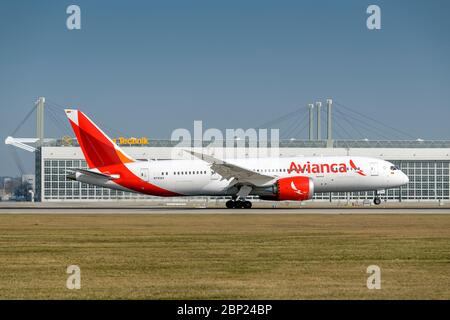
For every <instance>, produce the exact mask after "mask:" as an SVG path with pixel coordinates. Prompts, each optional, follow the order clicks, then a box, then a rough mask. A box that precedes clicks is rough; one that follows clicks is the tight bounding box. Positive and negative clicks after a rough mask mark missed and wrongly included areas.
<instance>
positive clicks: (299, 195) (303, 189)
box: [261, 177, 314, 201]
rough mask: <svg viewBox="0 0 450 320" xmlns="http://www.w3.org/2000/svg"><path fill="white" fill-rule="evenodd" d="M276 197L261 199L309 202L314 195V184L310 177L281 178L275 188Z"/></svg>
mask: <svg viewBox="0 0 450 320" xmlns="http://www.w3.org/2000/svg"><path fill="white" fill-rule="evenodd" d="M273 193H274V196H272V197H268V196H266V197H261V199H267V200H294V201H303V200H309V199H311V198H312V197H313V195H314V183H313V181H312V179H311V178H308V177H289V178H281V179H279V180H278V181H277V183H276V184H275V185H274V186H273Z"/></svg>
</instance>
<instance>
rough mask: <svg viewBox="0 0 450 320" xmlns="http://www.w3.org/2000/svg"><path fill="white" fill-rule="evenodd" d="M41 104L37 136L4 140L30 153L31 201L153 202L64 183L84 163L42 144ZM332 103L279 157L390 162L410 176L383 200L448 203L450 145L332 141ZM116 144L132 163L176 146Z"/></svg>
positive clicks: (64, 145) (345, 196)
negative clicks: (324, 120)
mask: <svg viewBox="0 0 450 320" xmlns="http://www.w3.org/2000/svg"><path fill="white" fill-rule="evenodd" d="M44 102H45V99H44V98H40V99H39V100H38V102H37V107H36V112H37V137H36V138H28V139H24V138H23V139H20V138H12V137H8V138H7V140H6V143H7V144H11V145H14V146H17V147H20V148H23V149H25V150H28V151H34V152H35V175H36V177H35V184H36V186H35V189H36V190H35V197H36V199H35V200H36V201H112V200H114V201H117V200H149V199H155V198H156V197H152V196H145V195H140V194H135V193H129V192H122V191H116V190H110V189H105V188H101V187H96V186H92V185H87V184H84V183H80V182H77V181H71V180H68V179H67V178H66V176H67V172H68V171H69V170H70V169H74V168H75V169H76V168H86V162H85V160H84V157H83V154H82V152H81V149H80V148H79V146H78V144H77V141H76V139H74V138H70V137H66V138H64V139H48V138H45V139H44V124H43V118H44V115H43V113H44ZM331 103H332V102H331V100H328V101H327V112H328V123H327V124H328V126H327V136H326V138H325V139H321V136H320V133H321V128H320V123H321V121H320V105H318V106H317V107H316V109H317V110H318V112H317V114H316V120H317V122H315V124H316V125H315V126H314V123H313V119H314V117H313V116H314V114H313V105H310V108H309V139H307V140H296V139H287V140H280V141H279V153H280V156H281V157H287V156H322V155H324V156H325V155H327V156H345V155H348V156H367V157H376V158H381V159H384V160H388V161H390V162H393V163H394V164H395V165H397V166H398V167H399V168H400V169H401V170H402V171H403V172H404V173H405V174H406V175H408V177H409V183H408V185H406V186H403V187H401V188H396V189H389V190H385V193H384V194H381V198H382V200H383V199H384V200H386V201H440V202H445V201H450V195H449V193H450V188H449V177H450V174H449V171H450V140H439V141H431V140H422V139H416V140H368V139H361V140H349V139H348V140H342V139H341V140H335V139H332V136H331V132H332V130H331ZM116 142H117V143H118V144H120V145H121V147H122V148H123V149H124V151H125V152H127V153H128V154H129V155H131V156H132V157H133V158H135V159H139V160H145V161H164V160H166V159H170V158H173V153H174V147H175V146H176V145H177V143H178V142H177V141H171V140H152V139H147V138H141V139H127V138H118V139H117V140H116ZM216 143H217V142H216ZM233 143H234V142H233ZM30 145H33V147H31V146H30ZM208 145H209V143H208V142H203V147H204V148H205V149H204V153H208V150H209V149H208ZM197 150H198V149H197ZM180 153H182V151H180ZM150 174H151V173H150ZM375 174H376V173H375ZM373 198H374V192H371V191H370V192H353V193H345V192H340V193H331V194H330V193H322V194H320V193H318V194H315V196H314V198H313V201H342V200H344V201H345V200H346V201H358V202H359V201H361V202H363V201H365V200H366V199H368V200H369V199H370V200H372V199H373ZM165 201H174V199H173V198H167V199H166V200H165Z"/></svg>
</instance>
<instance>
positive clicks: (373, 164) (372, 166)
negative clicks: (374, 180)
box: [370, 162, 378, 176]
mask: <svg viewBox="0 0 450 320" xmlns="http://www.w3.org/2000/svg"><path fill="white" fill-rule="evenodd" d="M370 175H371V176H378V163H377V162H371V163H370Z"/></svg>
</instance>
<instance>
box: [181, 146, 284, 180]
mask: <svg viewBox="0 0 450 320" xmlns="http://www.w3.org/2000/svg"><path fill="white" fill-rule="evenodd" d="M186 152H189V153H190V154H192V155H194V156H196V157H197V158H199V159H202V160H203V161H206V162H208V163H209V164H210V167H211V169H212V170H213V171H214V172H216V173H218V174H219V175H221V176H222V178H224V179H226V180H229V179H235V180H236V183H241V184H249V185H255V186H261V185H264V184H266V183H267V182H269V181H272V180H274V179H275V177H274V176H269V175H265V174H261V173H259V172H254V171H252V170H249V169H246V168H243V167H241V166H238V165H235V164H232V163H229V162H226V161H224V160H220V159H217V158H214V157H213V156H210V155H207V154H203V153H200V152H195V151H187V150H186Z"/></svg>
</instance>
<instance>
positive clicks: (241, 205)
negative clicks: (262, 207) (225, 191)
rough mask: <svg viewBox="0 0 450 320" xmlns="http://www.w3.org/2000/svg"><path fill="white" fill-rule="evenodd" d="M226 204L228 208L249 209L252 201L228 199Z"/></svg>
mask: <svg viewBox="0 0 450 320" xmlns="http://www.w3.org/2000/svg"><path fill="white" fill-rule="evenodd" d="M226 206H227V208H228V209H250V208H251V207H252V203H251V202H250V201H247V200H228V201H227V202H226Z"/></svg>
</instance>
